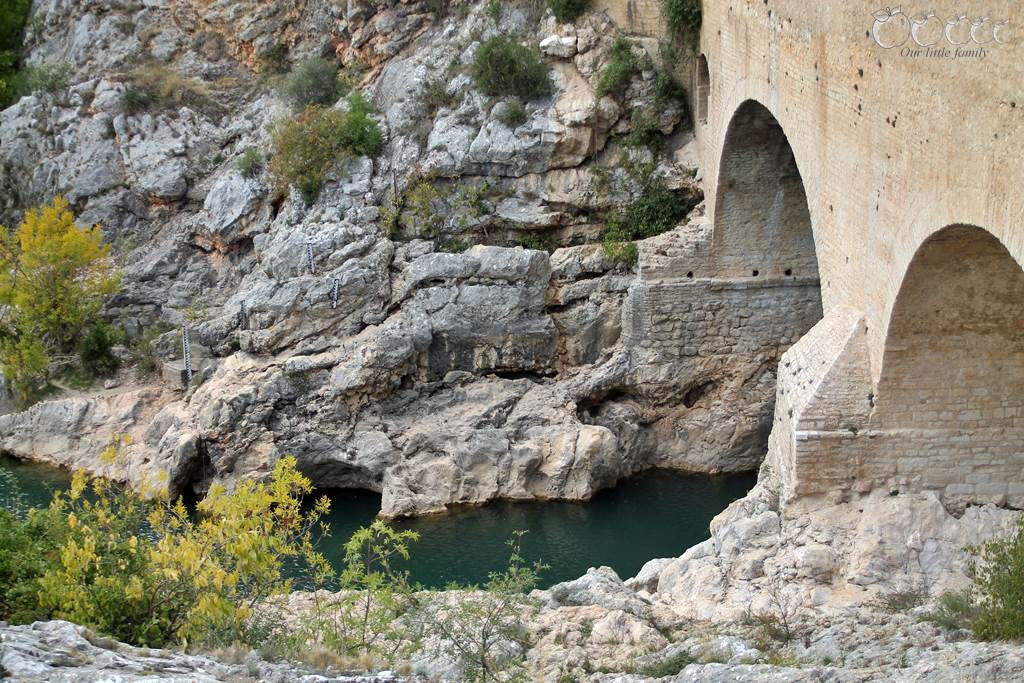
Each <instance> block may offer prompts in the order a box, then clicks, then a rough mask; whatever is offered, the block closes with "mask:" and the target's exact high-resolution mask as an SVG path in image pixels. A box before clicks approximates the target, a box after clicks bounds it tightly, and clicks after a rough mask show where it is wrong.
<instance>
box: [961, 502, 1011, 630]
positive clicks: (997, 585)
mask: <svg viewBox="0 0 1024 683" xmlns="http://www.w3.org/2000/svg"><path fill="white" fill-rule="evenodd" d="M971 552H972V553H973V554H974V555H975V556H976V557H977V561H976V563H975V567H974V570H975V576H974V583H975V587H976V589H977V595H978V603H977V605H978V614H977V617H976V618H975V619H974V620H973V621H972V622H971V628H972V629H973V630H974V635H976V636H977V637H978V638H980V639H982V640H1020V639H1022V638H1024V519H1021V521H1020V523H1019V525H1018V527H1017V531H1016V533H1015V534H1014V535H1013V536H1011V537H1010V538H1007V539H1004V540H995V541H989V542H988V543H985V544H984V545H983V546H981V547H980V548H972V549H971Z"/></svg>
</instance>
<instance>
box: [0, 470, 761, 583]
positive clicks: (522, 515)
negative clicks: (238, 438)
mask: <svg viewBox="0 0 1024 683" xmlns="http://www.w3.org/2000/svg"><path fill="white" fill-rule="evenodd" d="M68 479H69V478H68V474H67V473H66V472H64V471H62V470H59V469H55V468H51V467H47V466H44V465H39V464H33V463H26V462H20V461H17V460H14V459H11V458H6V457H2V456H0V506H3V507H12V506H15V507H16V506H22V507H24V506H38V505H45V504H46V503H47V502H48V501H49V500H50V497H51V495H52V492H53V491H54V490H55V489H60V488H63V487H65V486H66V485H67V483H68ZM754 482H755V475H754V474H753V473H749V474H739V475H719V476H706V475H694V474H681V473H678V472H670V471H664V470H652V471H649V472H645V473H642V474H638V475H636V476H633V477H630V478H628V479H625V480H624V481H622V482H620V483H619V484H618V485H617V486H616V487H615V488H613V489H609V490H607V491H603V492H601V493H599V494H597V495H596V496H594V497H593V498H592V499H591V500H589V501H587V502H581V503H576V502H561V501H548V502H511V501H496V502H492V503H489V504H487V505H480V506H456V507H454V508H452V509H450V510H449V511H448V512H446V513H444V514H436V515H429V516H426V517H418V518H413V519H402V520H397V521H396V522H395V526H397V527H400V528H403V529H412V530H414V531H417V532H419V534H420V540H419V541H418V542H417V543H415V544H414V545H413V546H412V548H411V552H412V558H411V560H410V562H409V564H408V569H409V571H410V575H411V578H412V580H413V581H418V582H420V583H422V584H423V585H425V586H428V587H434V588H440V587H443V586H445V585H446V584H447V583H449V582H452V581H456V582H460V583H480V582H483V581H485V580H486V579H487V574H488V572H491V571H495V570H499V569H501V568H502V567H503V566H504V564H505V560H506V559H507V556H508V552H507V550H508V549H507V547H506V546H505V541H506V540H507V539H508V538H509V537H510V536H511V534H512V532H513V531H515V530H517V529H526V530H528V533H527V534H526V535H525V536H524V537H523V544H522V545H523V554H524V556H525V557H527V558H528V559H530V560H537V559H539V560H541V561H543V562H544V563H545V564H547V565H548V566H549V569H547V570H546V571H545V572H544V573H543V574H542V585H543V586H549V585H551V584H553V583H557V582H559V581H565V580H567V579H572V578H575V577H577V576H580V575H581V574H583V573H584V572H586V570H587V568H588V567H596V566H601V565H607V566H610V567H612V568H613V569H615V571H616V572H618V573H619V575H620V576H622V577H623V578H627V577H629V576H632V575H634V574H635V573H636V572H637V571H638V570H639V569H640V567H642V566H643V564H644V563H645V562H646V561H647V560H650V559H652V558H655V557H674V556H678V555H681V554H682V553H683V551H684V550H686V549H687V548H689V547H690V546H692V545H695V544H697V543H700V542H701V541H703V540H704V539H706V538H707V537H708V523H709V522H710V521H711V518H712V517H714V516H715V515H716V514H718V513H719V512H721V511H722V510H723V509H725V507H726V506H727V505H728V504H729V503H730V502H732V501H734V500H736V499H737V498H740V497H742V496H743V495H744V494H746V492H747V491H748V490H749V489H750V488H751V487H752V486H753V485H754ZM319 493H321V494H323V495H327V496H328V497H329V498H330V499H331V512H330V515H329V517H328V520H327V521H329V522H330V526H331V531H332V534H331V537H329V538H327V539H323V540H322V541H321V549H322V550H323V551H324V552H325V554H326V555H327V557H328V558H330V559H331V560H332V561H337V560H339V559H340V556H341V554H342V549H341V546H342V544H343V543H344V541H345V540H346V539H347V538H348V537H349V535H350V534H351V533H352V532H353V531H354V530H355V529H357V528H358V527H360V526H362V525H365V524H367V523H369V522H370V521H371V520H373V518H374V516H375V515H376V514H377V511H378V510H380V496H379V495H378V494H375V493H372V492H369V491H359V490H324V491H320V492H319Z"/></svg>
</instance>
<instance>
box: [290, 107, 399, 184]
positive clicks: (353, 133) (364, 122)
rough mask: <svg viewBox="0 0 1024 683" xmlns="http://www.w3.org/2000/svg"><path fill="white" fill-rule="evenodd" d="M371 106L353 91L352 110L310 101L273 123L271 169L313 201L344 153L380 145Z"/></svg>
mask: <svg viewBox="0 0 1024 683" xmlns="http://www.w3.org/2000/svg"><path fill="white" fill-rule="evenodd" d="M371 111H372V110H371V107H370V104H369V103H368V102H367V101H366V100H365V99H364V98H363V97H362V95H360V94H359V93H353V94H352V95H350V96H349V98H348V111H341V110H340V109H334V108H326V107H321V106H318V105H310V106H309V107H307V108H306V110H305V111H304V112H302V113H301V114H299V115H297V116H294V117H292V118H290V119H285V120H282V121H278V122H276V123H275V124H274V125H273V127H272V129H271V137H272V139H273V144H274V151H273V155H272V157H271V160H270V170H271V172H272V173H273V174H274V175H275V176H277V178H279V179H280V180H281V181H282V182H284V183H287V184H290V185H292V186H294V187H295V189H297V190H298V191H299V194H301V195H302V198H303V200H305V202H306V203H307V204H312V203H313V202H315V201H316V199H317V197H319V196H320V190H321V189H322V188H323V186H324V183H326V182H327V177H328V175H329V174H330V172H331V171H332V170H333V169H334V168H335V167H336V165H337V163H338V161H339V160H340V159H343V158H345V157H350V156H353V155H356V156H360V155H362V156H373V155H375V154H377V153H378V152H379V151H380V149H381V147H382V146H383V138H382V135H381V132H380V128H379V127H378V126H377V122H376V121H374V120H373V118H372V117H371V116H370V113H371Z"/></svg>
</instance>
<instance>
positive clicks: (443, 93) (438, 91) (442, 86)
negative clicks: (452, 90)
mask: <svg viewBox="0 0 1024 683" xmlns="http://www.w3.org/2000/svg"><path fill="white" fill-rule="evenodd" d="M420 102H421V103H422V105H423V109H424V110H425V111H426V113H427V116H429V117H430V118H433V117H434V115H435V114H437V112H438V111H439V110H441V109H445V108H448V107H451V106H452V105H453V104H454V103H455V96H454V95H451V94H449V93H448V79H446V78H435V79H434V80H432V81H427V82H426V83H425V84H424V86H423V90H422V92H421V93H420Z"/></svg>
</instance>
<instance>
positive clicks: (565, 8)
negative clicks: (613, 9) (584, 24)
mask: <svg viewBox="0 0 1024 683" xmlns="http://www.w3.org/2000/svg"><path fill="white" fill-rule="evenodd" d="M548 7H550V8H551V13H552V14H554V15H555V19H558V21H560V22H562V23H563V24H564V23H566V22H570V21H576V19H578V18H579V17H580V15H581V14H583V13H584V12H586V11H587V8H589V7H590V0H548Z"/></svg>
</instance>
